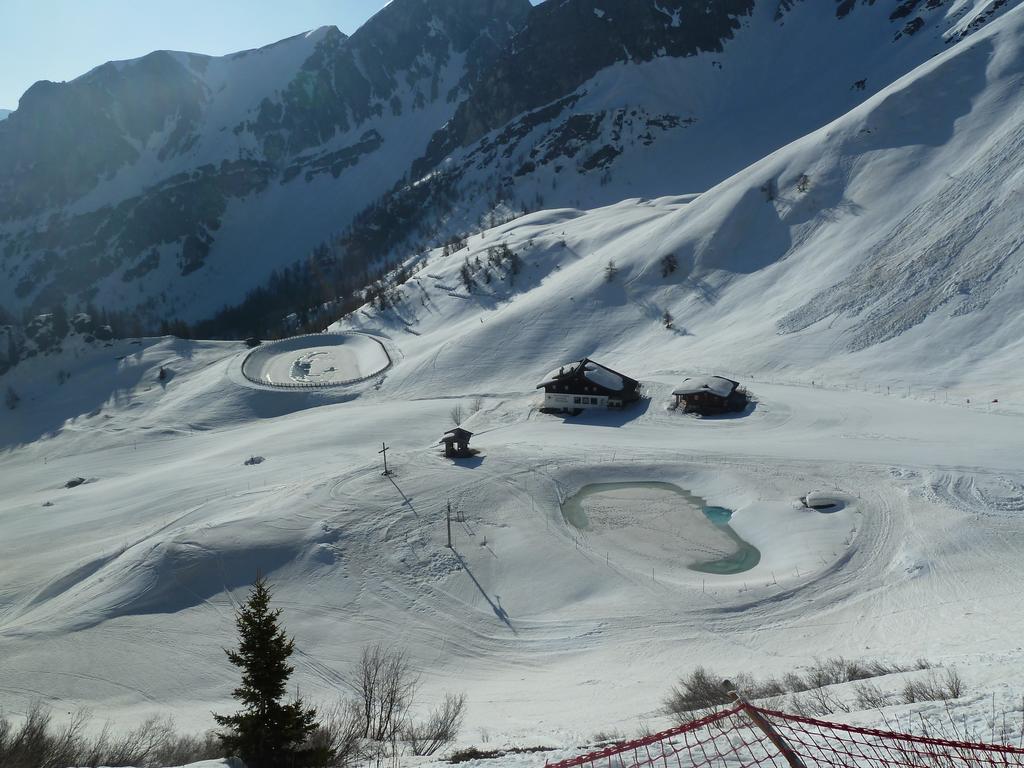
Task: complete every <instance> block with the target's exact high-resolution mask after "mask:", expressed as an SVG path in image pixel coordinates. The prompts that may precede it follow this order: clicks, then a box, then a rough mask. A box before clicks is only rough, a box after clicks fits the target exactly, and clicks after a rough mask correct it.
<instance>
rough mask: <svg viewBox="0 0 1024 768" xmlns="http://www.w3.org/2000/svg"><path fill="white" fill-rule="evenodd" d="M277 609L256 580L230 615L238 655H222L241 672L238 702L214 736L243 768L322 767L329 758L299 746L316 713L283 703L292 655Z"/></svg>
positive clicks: (259, 579)
mask: <svg viewBox="0 0 1024 768" xmlns="http://www.w3.org/2000/svg"><path fill="white" fill-rule="evenodd" d="M280 615H281V611H280V609H278V610H276V611H272V610H271V609H270V589H269V588H268V587H267V582H266V581H265V580H264V579H263V577H262V576H261V577H257V579H256V583H255V584H253V586H252V591H251V592H250V593H249V600H248V601H247V602H246V603H245V605H243V606H242V607H241V608H240V609H239V611H238V613H237V614H236V616H235V625H236V626H237V627H238V650H235V651H227V650H226V651H225V653H227V655H228V659H229V660H230V661H231V663H232V664H234V665H235V666H236V667H238V668H239V669H240V670H242V684H241V685H240V686H239V687H238V688H236V689H235V690H234V691H233V693H232V695H233V696H234V697H235V698H236V699H238V701H240V702H241V703H242V709H241V711H239V712H237V713H235V714H233V715H214V719H215V720H216V721H217V724H218V725H220V726H221V727H223V728H226V729H227V731H226V732H223V733H220V734H218V736H219V738H220V740H221V743H222V744H223V746H224V748H225V749H226V750H227V751H228V753H229V754H231V755H234V756H238V757H240V758H242V760H243V761H244V762H245V764H246V766H248V768H284V767H286V766H300V765H301V766H309V765H317V764H320V765H322V764H324V762H326V760H327V758H328V757H329V756H327V755H312V754H309V753H308V752H305V751H304V750H302V748H301V747H302V744H303V742H304V741H306V739H307V737H308V736H309V735H310V734H311V733H312V732H313V731H315V730H316V727H317V726H316V710H315V709H314V708H306V707H305V706H303V703H302V700H301V699H298V698H296V700H295V701H292V702H288V703H284V702H282V699H283V698H284V695H285V690H286V687H287V685H288V678H289V677H291V675H292V672H294V671H295V668H294V667H292V666H291V665H289V664H288V657H289V656H291V655H292V652H293V651H294V650H295V647H294V646H295V641H294V640H292V639H291V638H289V637H288V636H287V635H286V634H285V632H284V629H283V628H282V627H281V626H280V624H279V621H278V619H279V617H280Z"/></svg>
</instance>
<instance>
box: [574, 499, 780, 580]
mask: <svg viewBox="0 0 1024 768" xmlns="http://www.w3.org/2000/svg"><path fill="white" fill-rule="evenodd" d="M562 515H563V516H564V517H565V519H566V521H567V522H568V523H569V524H570V525H572V526H573V527H575V528H577V529H579V530H581V531H586V532H587V534H588V541H589V542H590V544H591V546H592V547H593V548H594V549H596V550H604V551H607V552H608V553H609V557H611V556H612V555H611V552H615V553H616V555H615V556H616V557H621V556H623V555H625V556H626V557H627V558H628V559H629V560H635V561H636V562H634V564H639V561H646V562H649V563H650V564H651V567H654V568H656V567H657V566H658V565H659V564H664V563H666V562H668V563H673V564H677V563H678V564H681V565H683V566H684V567H686V568H688V569H689V570H692V571H700V572H702V573H714V574H733V573H743V572H744V571H749V570H750V569H751V568H753V567H754V566H755V565H757V564H758V562H759V561H760V560H761V553H760V552H759V551H758V550H757V548H755V547H754V546H752V545H751V544H748V543H747V542H746V541H744V540H743V539H741V538H740V537H739V535H738V534H737V533H736V532H735V531H733V529H732V528H731V527H730V525H729V521H730V519H731V517H732V512H731V511H730V510H728V509H726V508H724V507H712V506H708V505H707V504H706V503H705V501H704V499H702V498H700V497H699V496H695V495H694V494H692V493H690V492H689V491H686V490H684V489H683V488H680V487H679V486H676V485H672V484H671V483H660V482H632V483H595V484H593V485H586V486H584V487H583V488H581V489H580V490H579V492H578V493H576V494H575V495H574V496H572V497H570V498H568V499H566V500H565V502H563V504H562Z"/></svg>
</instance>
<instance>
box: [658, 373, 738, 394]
mask: <svg viewBox="0 0 1024 768" xmlns="http://www.w3.org/2000/svg"><path fill="white" fill-rule="evenodd" d="M737 386H739V383H738V382H735V381H733V380H732V379H727V378H725V377H724V376H697V377H694V378H688V379H683V383H682V384H680V385H679V386H678V387H676V390H675V391H674V392H673V393H672V394H673V395H696V394H700V393H702V392H710V393H711V394H713V395H718V396H719V397H728V396H729V395H731V394H732V391H733V390H734V389H736V387H737Z"/></svg>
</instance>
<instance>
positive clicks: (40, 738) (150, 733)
mask: <svg viewBox="0 0 1024 768" xmlns="http://www.w3.org/2000/svg"><path fill="white" fill-rule="evenodd" d="M88 723H89V713H88V712H86V711H80V712H78V713H76V714H74V715H73V716H72V717H71V719H70V720H68V721H67V722H66V723H65V724H63V725H57V724H55V723H54V722H53V716H52V713H51V712H50V711H49V710H48V709H46V708H45V707H43V706H42V705H41V704H39V703H35V704H33V705H31V706H30V707H29V710H28V712H27V713H26V715H25V719H24V721H23V722H22V723H21V724H20V725H18V726H15V725H13V724H12V723H11V722H10V721H9V720H7V719H0V765H2V766H4V768H66V767H67V766H70V765H75V766H83V768H93V767H94V766H101V765H102V766H128V765H132V766H140V768H155V767H156V766H165V765H183V764H185V763H191V762H196V761H197V760H204V759H208V758H217V757H221V756H223V750H221V749H220V745H219V743H217V742H216V740H215V739H214V738H213V736H212V734H207V735H206V736H205V737H201V738H197V737H194V736H181V735H178V734H177V733H176V732H175V730H174V723H173V721H172V720H171V719H170V718H160V717H152V718H150V719H148V720H146V721H145V722H143V723H142V724H141V725H139V726H138V727H137V728H135V729H133V730H131V731H128V732H127V733H124V734H121V735H115V734H114V732H113V729H112V727H111V726H110V724H109V723H108V724H107V725H105V726H104V727H103V728H102V729H101V730H100V732H99V734H98V735H96V736H93V737H87V736H86V735H85V733H86V730H87V726H88Z"/></svg>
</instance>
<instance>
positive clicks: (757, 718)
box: [722, 680, 807, 768]
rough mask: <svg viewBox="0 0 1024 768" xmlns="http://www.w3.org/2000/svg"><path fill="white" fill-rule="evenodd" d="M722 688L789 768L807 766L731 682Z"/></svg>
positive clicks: (727, 682)
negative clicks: (775, 749)
mask: <svg viewBox="0 0 1024 768" xmlns="http://www.w3.org/2000/svg"><path fill="white" fill-rule="evenodd" d="M722 687H723V688H725V690H726V691H727V692H728V693H729V697H730V698H731V699H732V700H733V701H735V702H736V703H737V704H739V705H740V706H741V707H742V708H743V714H745V715H746V716H747V717H749V718H750V721H751V722H752V723H753V724H754V726H755V727H756V728H757V729H758V730H759V731H761V732H762V733H763V734H764V735H765V736H767V737H768V740H769V741H770V742H771V743H772V744H774V745H775V746H776V748H777V749H778V750H779V754H781V755H782V757H783V758H785V760H786V762H787V763H789V767H790V768H807V766H806V765H804V761H803V760H801V759H800V756H799V755H798V754H797V753H796V752H794V751H793V748H792V747H791V746H789V744H787V743H786V740H785V739H784V738H782V736H780V735H779V732H778V731H776V730H775V728H773V727H772V724H771V723H769V722H768V720H767V719H765V717H764V716H763V715H762V714H761V713H760V712H758V711H757V708H756V707H755V706H754V705H753V704H751V703H750V702H749V701H747V700H746V699H744V698H743V697H742V696H741V695H740V694H739V693H737V692H736V691H735V690H734V688H733V684H732V683H731V682H729V681H728V680H726V681H725V682H723V683H722Z"/></svg>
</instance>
